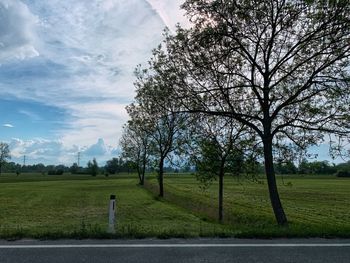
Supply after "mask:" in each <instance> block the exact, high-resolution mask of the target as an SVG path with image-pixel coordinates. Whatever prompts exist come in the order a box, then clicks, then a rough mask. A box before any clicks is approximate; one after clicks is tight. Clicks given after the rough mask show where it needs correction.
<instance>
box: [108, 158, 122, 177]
mask: <svg viewBox="0 0 350 263" xmlns="http://www.w3.org/2000/svg"><path fill="white" fill-rule="evenodd" d="M123 165H124V163H123V160H122V158H112V159H111V160H108V161H107V162H106V165H105V170H106V172H107V173H110V174H116V173H119V172H120V171H122V170H123Z"/></svg>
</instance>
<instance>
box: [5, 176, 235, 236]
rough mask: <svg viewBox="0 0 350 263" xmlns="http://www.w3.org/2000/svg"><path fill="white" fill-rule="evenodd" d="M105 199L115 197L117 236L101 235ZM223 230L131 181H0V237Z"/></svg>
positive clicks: (7, 178)
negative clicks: (157, 198) (113, 195)
mask: <svg viewBox="0 0 350 263" xmlns="http://www.w3.org/2000/svg"><path fill="white" fill-rule="evenodd" d="M110 194H116V196H117V233H116V234H115V235H109V234H107V233H106V230H107V222H108V204H109V196H110ZM226 233H228V234H229V233H231V230H230V228H229V227H227V226H223V225H219V224H217V223H213V222H205V221H203V220H201V219H200V218H199V217H197V216H195V215H194V214H192V213H189V212H188V211H186V210H185V209H183V208H181V207H178V206H175V205H173V204H170V203H167V202H164V201H157V200H156V199H155V197H154V196H153V195H152V194H151V193H150V192H148V191H146V190H145V189H143V188H141V187H139V186H138V185H137V179H136V176H131V177H130V176H126V175H124V176H120V175H119V176H115V177H110V178H105V177H102V176H101V177H97V178H93V177H91V176H75V175H67V176H42V175H31V174H22V175H20V176H19V177H16V176H15V175H2V176H1V177H0V238H21V237H34V238H64V237H73V238H88V237H95V238H108V237H134V238H142V237H160V238H166V237H172V236H175V237H192V236H212V235H218V236H220V235H225V234H226Z"/></svg>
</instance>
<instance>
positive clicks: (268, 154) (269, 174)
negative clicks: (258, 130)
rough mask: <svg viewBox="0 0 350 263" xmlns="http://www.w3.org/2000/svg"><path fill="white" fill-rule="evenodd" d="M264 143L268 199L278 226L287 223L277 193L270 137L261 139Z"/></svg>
mask: <svg viewBox="0 0 350 263" xmlns="http://www.w3.org/2000/svg"><path fill="white" fill-rule="evenodd" d="M263 143H264V159H265V173H266V178H267V183H268V186H269V194H270V201H271V205H272V208H273V212H274V214H275V218H276V220H277V223H278V224H279V225H280V226H285V225H287V224H288V221H287V217H286V214H285V212H284V210H283V207H282V203H281V200H280V197H279V194H278V190H277V184H276V175H275V169H274V164H273V154H272V137H269V138H267V139H265V140H263Z"/></svg>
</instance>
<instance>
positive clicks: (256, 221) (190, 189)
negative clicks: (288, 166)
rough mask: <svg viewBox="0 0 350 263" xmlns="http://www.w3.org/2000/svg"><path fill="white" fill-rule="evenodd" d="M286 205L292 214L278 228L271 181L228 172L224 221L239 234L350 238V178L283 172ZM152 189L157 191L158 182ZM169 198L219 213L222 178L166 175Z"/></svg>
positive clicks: (193, 208) (150, 183) (280, 179)
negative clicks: (204, 183)
mask: <svg viewBox="0 0 350 263" xmlns="http://www.w3.org/2000/svg"><path fill="white" fill-rule="evenodd" d="M277 180H278V186H279V191H280V197H281V200H282V204H283V206H284V208H285V212H286V214H287V217H288V219H289V226H288V227H287V228H281V227H277V226H276V223H275V218H274V215H273V211H272V208H271V203H270V199H269V194H268V189H267V183H266V181H265V180H264V177H262V178H260V179H259V181H252V180H248V179H244V178H239V179H237V178H233V177H231V176H226V177H225V184H224V186H225V187H224V222H225V224H227V225H230V226H231V227H232V228H233V229H234V231H233V232H234V233H235V236H239V237H350V178H336V177H335V176H307V177H302V176H293V177H292V176H284V177H281V176H278V177H277ZM147 188H148V189H149V190H150V191H151V192H154V193H156V192H157V191H158V189H157V181H156V179H155V178H154V177H153V178H152V177H151V178H150V179H149V180H148V184H147ZM164 191H165V199H166V200H168V201H169V202H172V203H174V204H177V205H179V206H181V207H183V208H185V209H188V210H191V211H193V212H195V213H196V214H198V215H201V216H202V217H207V218H208V219H216V218H218V197H217V196H218V183H217V182H215V181H214V182H213V184H212V185H211V186H210V187H209V189H206V190H203V189H201V188H200V187H199V183H198V181H196V179H195V177H194V176H193V175H176V174H172V175H167V176H166V177H165V190H164Z"/></svg>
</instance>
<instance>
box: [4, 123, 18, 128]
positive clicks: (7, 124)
mask: <svg viewBox="0 0 350 263" xmlns="http://www.w3.org/2000/svg"><path fill="white" fill-rule="evenodd" d="M2 126H3V127H5V128H14V127H15V126H13V125H12V124H9V123H6V124H4V125H2Z"/></svg>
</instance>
